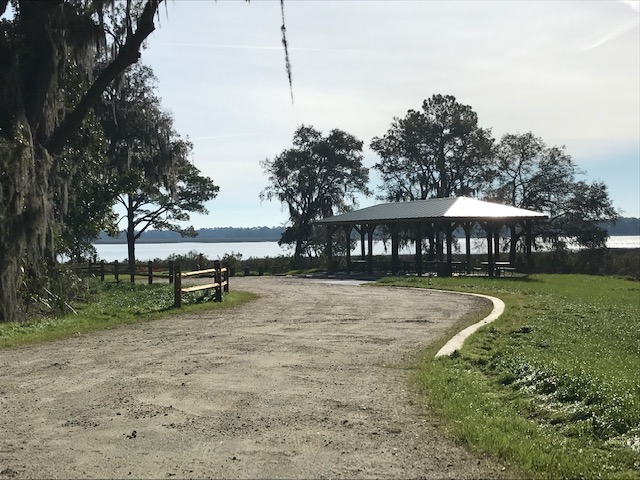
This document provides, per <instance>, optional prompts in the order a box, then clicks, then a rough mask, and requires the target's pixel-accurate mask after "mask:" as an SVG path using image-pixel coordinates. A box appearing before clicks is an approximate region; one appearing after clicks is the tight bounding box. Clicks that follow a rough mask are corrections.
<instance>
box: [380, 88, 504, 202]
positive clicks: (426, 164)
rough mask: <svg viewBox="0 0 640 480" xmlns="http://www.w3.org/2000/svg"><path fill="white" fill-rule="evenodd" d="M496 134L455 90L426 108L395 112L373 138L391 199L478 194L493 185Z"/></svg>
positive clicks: (427, 102) (385, 194)
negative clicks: (401, 113)
mask: <svg viewBox="0 0 640 480" xmlns="http://www.w3.org/2000/svg"><path fill="white" fill-rule="evenodd" d="M492 145H493V139H492V138H491V132H490V130H488V129H483V128H480V127H479V126H478V115H477V114H476V113H475V112H474V111H473V109H472V108H471V107H470V106H468V105H463V104H461V103H459V102H458V101H457V100H456V99H455V97H453V96H451V95H433V96H432V97H431V98H429V99H428V100H425V101H424V102H423V104H422V109H421V110H409V111H408V112H407V114H406V115H405V117H404V118H394V119H393V122H392V123H391V127H390V128H389V130H388V131H387V133H386V134H385V135H384V136H382V137H375V138H374V139H373V140H372V141H371V149H372V150H374V151H375V152H376V153H377V154H378V155H379V156H380V161H379V162H378V163H376V164H375V166H374V168H375V169H376V170H378V171H379V172H380V175H381V176H382V180H383V184H382V185H381V187H380V188H381V190H382V191H383V196H382V198H384V199H386V200H389V201H403V200H424V199H427V198H440V197H454V196H461V195H476V194H478V193H479V191H480V190H482V188H484V187H485V186H487V185H488V183H489V181H488V179H489V178H490V175H491V173H492V168H491V154H492Z"/></svg>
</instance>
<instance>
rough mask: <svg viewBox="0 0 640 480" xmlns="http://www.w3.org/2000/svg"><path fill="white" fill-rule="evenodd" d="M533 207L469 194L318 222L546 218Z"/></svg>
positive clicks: (364, 210) (378, 207)
mask: <svg viewBox="0 0 640 480" xmlns="http://www.w3.org/2000/svg"><path fill="white" fill-rule="evenodd" d="M544 218H547V215H545V214H544V213H540V212H535V211H533V210H525V209H523V208H516V207H510V206H508V205H501V204H499V203H493V202H486V201H483V200H477V199H475V198H468V197H455V198H433V199H428V200H415V201H412V202H394V203H382V204H380V205H374V206H372V207H366V208H362V209H360V210H354V211H352V212H347V213H343V214H342V215H335V216H333V217H327V218H323V219H322V220H317V221H316V222H315V223H317V224H334V225H335V224H353V225H355V224H363V223H369V224H382V223H396V222H416V221H441V220H451V221H482V220H499V219H500V220H529V219H544Z"/></svg>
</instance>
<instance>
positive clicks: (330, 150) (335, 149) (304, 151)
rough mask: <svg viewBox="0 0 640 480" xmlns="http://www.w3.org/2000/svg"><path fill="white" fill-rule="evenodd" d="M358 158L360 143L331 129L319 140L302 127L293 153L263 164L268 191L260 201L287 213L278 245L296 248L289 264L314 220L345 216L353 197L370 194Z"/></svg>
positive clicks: (309, 235)
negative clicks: (274, 202)
mask: <svg viewBox="0 0 640 480" xmlns="http://www.w3.org/2000/svg"><path fill="white" fill-rule="evenodd" d="M362 158H363V157H362V142H361V141H360V140H358V139H357V138H356V137H354V136H353V135H351V134H349V133H346V132H344V131H342V130H338V129H334V130H331V132H329V134H328V135H326V136H324V135H322V132H320V131H318V130H316V129H315V128H313V127H310V126H304V125H302V126H300V127H299V128H298V129H297V130H296V132H295V133H294V136H293V147H292V148H289V149H286V150H284V151H283V152H282V153H280V154H279V155H276V157H275V158H274V159H273V160H269V159H267V160H265V161H264V162H262V166H263V168H264V171H265V174H266V175H267V176H268V179H269V186H267V187H266V188H265V189H264V190H263V191H262V193H261V194H260V198H261V199H266V200H271V199H273V198H277V199H278V200H279V201H280V202H282V203H283V204H284V205H285V206H286V207H287V209H288V211H289V222H290V225H289V226H288V227H287V228H286V229H285V232H284V233H283V235H282V239H281V240H280V243H281V244H282V243H287V244H295V250H294V262H296V263H297V262H298V261H299V259H300V256H301V255H302V253H303V252H304V251H305V250H306V248H307V246H308V245H309V243H310V241H311V239H312V228H311V223H312V221H313V220H316V219H319V218H324V217H328V216H331V215H334V214H336V213H341V212H345V211H347V210H349V209H350V208H352V207H354V206H356V205H357V194H365V195H368V194H370V192H369V189H368V187H367V182H368V181H369V170H368V169H367V168H365V167H364V166H363V164H362Z"/></svg>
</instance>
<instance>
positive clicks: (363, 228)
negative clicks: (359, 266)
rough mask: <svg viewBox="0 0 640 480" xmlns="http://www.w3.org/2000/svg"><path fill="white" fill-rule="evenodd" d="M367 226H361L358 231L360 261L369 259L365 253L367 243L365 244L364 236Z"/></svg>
mask: <svg viewBox="0 0 640 480" xmlns="http://www.w3.org/2000/svg"><path fill="white" fill-rule="evenodd" d="M366 231H367V230H366V225H364V224H363V225H360V230H358V233H360V259H361V260H364V259H365V258H367V256H366V253H365V243H364V236H365V233H366Z"/></svg>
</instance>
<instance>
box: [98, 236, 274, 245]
mask: <svg viewBox="0 0 640 480" xmlns="http://www.w3.org/2000/svg"><path fill="white" fill-rule="evenodd" d="M278 240H279V239H277V238H276V239H273V238H266V239H253V238H252V239H246V238H220V239H211V238H198V237H195V238H193V237H190V238H183V239H177V240H164V239H158V240H142V239H138V240H136V245H140V244H143V243H145V244H152V243H261V242H277V241H278ZM91 243H93V244H94V245H126V243H127V241H126V240H121V239H115V238H114V239H113V241H104V240H96V241H95V242H91Z"/></svg>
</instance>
